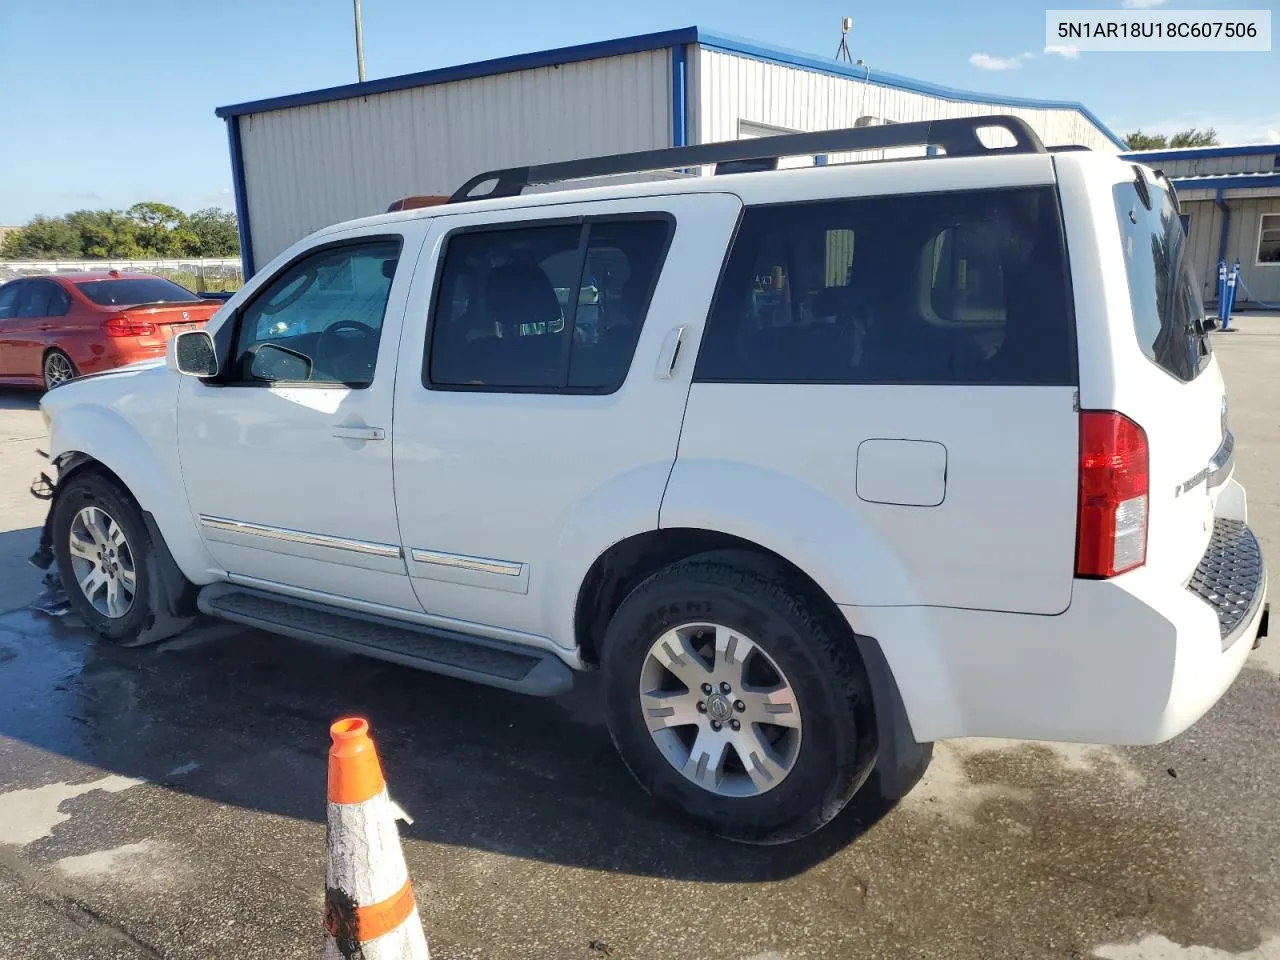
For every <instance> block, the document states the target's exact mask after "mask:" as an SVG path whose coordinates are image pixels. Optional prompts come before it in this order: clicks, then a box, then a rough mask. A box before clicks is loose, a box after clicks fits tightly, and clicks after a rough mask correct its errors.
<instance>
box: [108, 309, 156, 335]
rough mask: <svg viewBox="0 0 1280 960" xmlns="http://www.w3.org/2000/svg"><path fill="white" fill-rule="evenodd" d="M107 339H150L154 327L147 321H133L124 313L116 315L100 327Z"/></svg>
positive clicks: (153, 333) (154, 330) (153, 332)
mask: <svg viewBox="0 0 1280 960" xmlns="http://www.w3.org/2000/svg"><path fill="white" fill-rule="evenodd" d="M102 327H103V329H104V330H106V331H107V336H108V337H150V336H154V335H155V332H156V325H155V324H154V323H151V322H150V321H148V320H133V319H131V318H130V317H129V315H128V314H125V313H117V314H116V315H115V316H114V317H112V318H111V319H110V320H108V321H107V322H106V323H104V324H103V325H102Z"/></svg>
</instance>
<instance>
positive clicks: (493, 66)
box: [214, 27, 698, 117]
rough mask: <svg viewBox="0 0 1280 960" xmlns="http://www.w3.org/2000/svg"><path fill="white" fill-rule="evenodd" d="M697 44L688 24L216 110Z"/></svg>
mask: <svg viewBox="0 0 1280 960" xmlns="http://www.w3.org/2000/svg"><path fill="white" fill-rule="evenodd" d="M697 42H698V30H697V28H696V27H685V28H684V29H681V30H666V31H663V32H662V33H646V34H642V35H640V36H637V37H621V38H620V39H617V40H604V41H601V42H599V43H583V44H579V45H577V46H573V47H558V48H556V49H554V50H539V51H536V52H534V53H521V54H518V55H516V56H513V57H498V58H497V59H494V60H481V61H478V62H476V63H463V64H459V65H458V66H456V67H442V68H440V69H438V70H424V71H423V72H421V73H406V74H403V75H401V76H398V77H383V78H382V79H379V80H367V81H365V82H364V83H347V84H343V85H342V86H340V87H326V88H325V89H323V90H311V91H308V92H306V93H295V94H290V95H288V96H283V97H270V98H268V99H266V100H250V101H248V102H246V103H235V104H232V105H231V106H228V107H218V109H217V110H215V111H214V113H216V114H217V115H218V116H219V117H238V116H242V115H243V114H246V113H262V112H263V111H265V110H283V109H284V108H286V107H303V106H307V105H309V104H313V103H328V102H330V101H332V100H348V99H351V98H353V97H367V96H369V95H370V94H374V93H391V92H393V91H396V90H410V89H412V88H414V87H429V86H433V85H434V84H437V83H452V82H454V81H457V80H473V79H475V78H477V77H492V76H494V75H496V74H499V73H511V72H512V71H514V70H533V69H535V68H537V67H558V66H562V65H564V64H566V63H581V62H582V61H584V60H598V59H600V58H601V57H616V56H621V55H623V54H628V53H643V52H645V51H646V50H660V49H662V48H663V47H674V46H684V45H687V44H690V43H697Z"/></svg>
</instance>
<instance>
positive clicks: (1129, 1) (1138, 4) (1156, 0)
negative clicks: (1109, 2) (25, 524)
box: [1120, 0, 1164, 10]
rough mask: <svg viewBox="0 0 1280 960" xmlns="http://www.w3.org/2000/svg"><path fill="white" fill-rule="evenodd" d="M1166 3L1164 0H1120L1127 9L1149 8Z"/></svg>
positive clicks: (1121, 4)
mask: <svg viewBox="0 0 1280 960" xmlns="http://www.w3.org/2000/svg"><path fill="white" fill-rule="evenodd" d="M1163 4H1164V0H1120V6H1122V7H1124V8H1125V9H1127V10H1147V9H1149V8H1150V7H1159V6H1161V5H1163Z"/></svg>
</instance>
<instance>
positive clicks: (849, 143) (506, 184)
mask: <svg viewBox="0 0 1280 960" xmlns="http://www.w3.org/2000/svg"><path fill="white" fill-rule="evenodd" d="M992 127H995V128H999V129H1003V130H1006V131H1008V132H1009V133H1010V134H1012V135H1013V139H1014V146H1012V147H988V146H986V145H985V144H984V143H983V142H982V140H981V138H979V136H978V131H979V130H985V129H990V128H992ZM917 146H926V147H927V146H932V147H941V148H942V149H943V150H945V151H946V155H947V156H949V157H956V156H961V157H972V156H983V155H987V154H1010V153H1044V152H1045V148H1044V144H1042V143H1041V142H1040V138H1039V137H1038V136H1036V133H1035V131H1034V130H1032V129H1031V127H1030V126H1028V125H1027V123H1026V121H1024V120H1020V119H1019V118H1018V117H1011V116H1004V115H995V116H989V117H962V118H954V119H947V120H926V121H921V122H917V123H893V124H885V125H883V126H875V127H852V128H849V129H845V130H821V131H817V132H815V133H788V134H783V135H781V136H777V137H758V138H755V139H751V140H728V141H725V142H723V143H703V144H697V145H695V146H690V147H669V148H666V149H661V150H642V151H640V152H639V153H619V154H614V155H613V156H608V157H588V158H585V159H582V160H565V161H563V162H560V163H543V164H538V165H537V166H529V167H508V168H507V169H505V170H489V171H486V172H485V173H480V174H477V175H476V176H474V177H472V178H471V179H470V180H468V181H467V182H466V183H464V184H463V185H462V186H461V187H459V188H458V189H457V190H455V191H454V193H453V195H452V196H451V197H449V202H450V203H461V202H463V201H466V200H488V199H491V198H497V197H517V196H519V195H520V193H521V192H522V191H523V190H524V188H525V187H527V186H529V185H530V184H538V183H553V182H555V181H559V180H581V179H583V178H586V177H605V176H613V175H616V174H623V173H644V172H647V171H652V170H669V169H680V168H687V167H700V166H709V165H712V164H714V165H715V166H716V173H739V172H742V171H743V170H744V169H752V170H773V169H777V166H778V160H779V158H781V157H794V156H800V155H804V154H814V155H816V154H823V153H849V152H854V151H859V150H879V149H882V148H887V147H917ZM490 181H493V186H492V187H491V188H490V189H488V190H486V191H484V192H482V193H474V192H473V191H475V189H476V188H477V187H480V186H482V185H484V184H486V183H489V182H490Z"/></svg>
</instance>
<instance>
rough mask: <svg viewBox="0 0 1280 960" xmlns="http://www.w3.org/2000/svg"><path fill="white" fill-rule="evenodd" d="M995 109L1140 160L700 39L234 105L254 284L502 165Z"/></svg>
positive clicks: (580, 49) (631, 40) (978, 100)
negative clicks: (335, 236) (313, 241)
mask: <svg viewBox="0 0 1280 960" xmlns="http://www.w3.org/2000/svg"><path fill="white" fill-rule="evenodd" d="M991 113H1004V114H1012V115H1014V116H1017V117H1021V118H1022V119H1024V120H1026V121H1027V123H1028V124H1030V126H1031V127H1032V129H1034V130H1035V131H1036V133H1038V134H1039V136H1040V138H1041V139H1042V140H1043V141H1044V142H1045V144H1046V145H1050V146H1052V145H1061V144H1081V145H1083V146H1086V147H1090V148H1091V149H1094V150H1107V151H1110V152H1113V153H1114V152H1118V151H1120V150H1122V149H1124V143H1123V141H1121V140H1120V138H1118V137H1117V136H1116V135H1115V134H1114V133H1112V132H1111V131H1110V130H1108V129H1107V128H1106V127H1105V126H1103V124H1102V123H1101V121H1099V120H1098V118H1097V117H1095V116H1094V115H1093V114H1092V113H1090V112H1089V111H1088V110H1086V109H1085V108H1084V107H1083V106H1081V105H1080V104H1078V103H1069V102H1059V101H1044V100H1027V99H1021V98H1013V97H1003V96H995V95H989V94H979V93H969V92H966V91H963V90H952V89H948V88H946V87H939V86H935V85H933V84H929V83H923V82H921V81H918V80H912V79H909V78H907V77H901V76H897V75H895V74H891V73H884V72H882V71H880V70H877V69H876V68H875V67H874V66H857V65H848V64H842V63H839V62H837V61H834V60H827V59H824V58H821V57H816V56H810V55H808V54H804V53H797V52H795V51H791V50H783V49H778V48H774V47H767V46H763V45H761V44H757V43H753V42H750V41H746V40H739V39H735V38H731V37H724V36H720V35H717V34H712V33H708V32H707V31H705V30H702V29H700V28H698V27H688V28H685V29H681V30H672V31H667V32H665V33H652V34H646V35H644V36H638V37H624V38H622V39H618V40H609V41H605V42H602V43H591V44H585V45H582V46H576V47H565V48H562V49H559V50H546V51H541V52H538V53H530V54H524V55H521V56H515V57H504V58H502V59H498V60H487V61H484V62H481V63H472V64H464V65H462V66H457V67H447V68H444V69H440V70H430V71H427V72H425V73H415V74H409V75H406V76H400V77H388V78H386V79H382V80H371V81H368V82H366V83H358V84H350V85H347V86H342V87H332V88H329V89H327V90H314V91H311V92H309V93H300V94H295V95H292V96H285V97H276V98H273V99H270V100H259V101H255V102H252V103H241V104H236V105H234V106H228V107H221V108H219V109H218V111H217V114H218V116H219V117H222V118H224V119H225V120H226V122H227V131H228V137H229V139H230V144H231V164H232V172H233V177H234V183H235V194H236V208H237V213H238V214H239V217H240V236H241V246H242V249H243V252H244V261H245V270H246V273H252V272H253V271H254V269H255V266H262V265H264V264H265V263H266V262H267V261H268V260H270V259H271V258H272V257H274V256H275V255H276V254H278V253H279V252H280V251H282V250H284V249H285V248H286V247H288V246H289V245H290V244H291V243H293V242H294V241H295V240H297V239H299V238H300V237H303V236H305V235H306V234H308V233H310V232H311V231H313V230H316V229H318V228H320V227H323V226H327V225H328V224H331V223H336V222H339V221H342V220H348V219H351V218H353V217H360V216H367V215H370V214H374V213H380V212H382V211H384V210H386V208H387V205H388V204H390V203H391V202H392V201H394V200H396V199H398V198H400V197H404V196H407V195H421V194H449V193H452V192H453V191H454V190H455V189H456V188H457V187H458V186H459V185H460V184H462V183H463V181H465V180H466V179H467V178H469V177H471V176H473V175H474V174H476V173H479V172H481V171H484V170H489V169H495V168H499V167H511V166H520V165H524V164H536V163H549V162H553V161H558V160H572V159H577V158H579V157H589V156H600V155H605V154H611V153H624V152H629V151H635V150H647V149H655V148H660V147H671V146H683V145H686V144H696V143H711V142H715V141H720V140H733V139H737V138H740V137H751V136H764V135H769V134H774V133H786V132H797V131H812V130H828V129H835V128H840V127H852V126H860V125H867V124H875V123H882V122H894V123H901V122H906V121H912V120H935V119H941V118H946V117H967V116H980V115H983V114H991ZM818 162H822V160H821V159H819V160H818Z"/></svg>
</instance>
